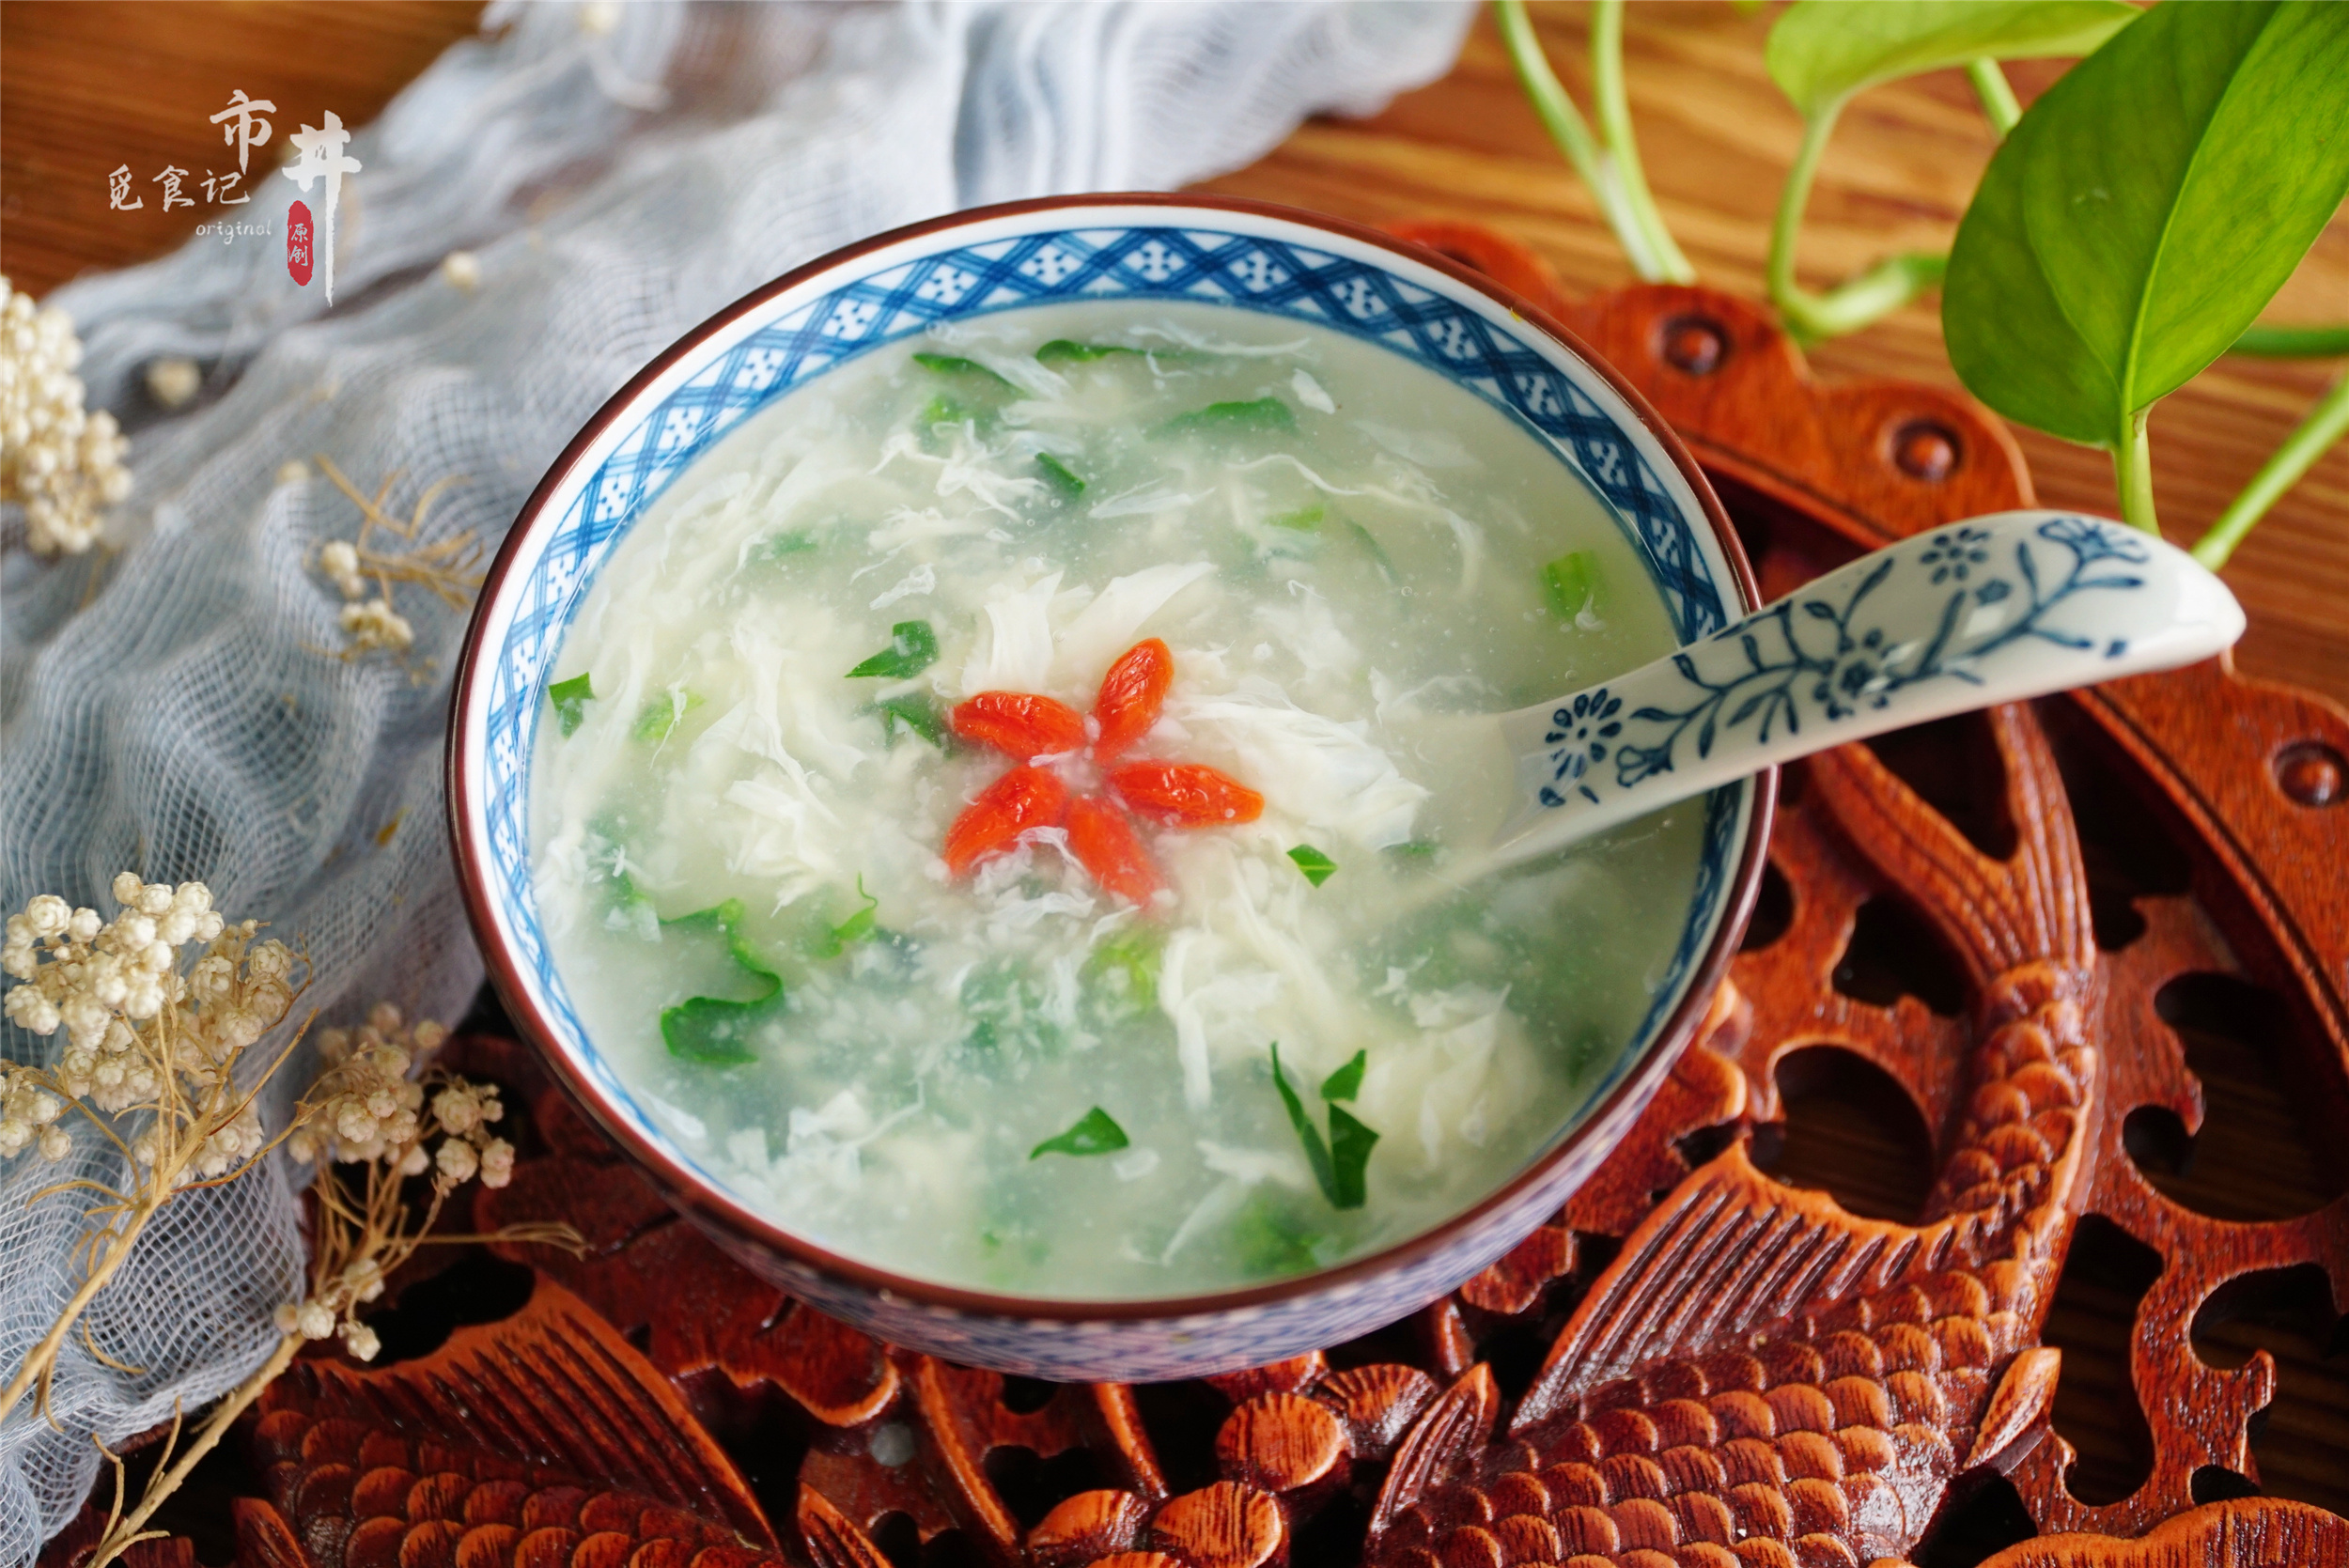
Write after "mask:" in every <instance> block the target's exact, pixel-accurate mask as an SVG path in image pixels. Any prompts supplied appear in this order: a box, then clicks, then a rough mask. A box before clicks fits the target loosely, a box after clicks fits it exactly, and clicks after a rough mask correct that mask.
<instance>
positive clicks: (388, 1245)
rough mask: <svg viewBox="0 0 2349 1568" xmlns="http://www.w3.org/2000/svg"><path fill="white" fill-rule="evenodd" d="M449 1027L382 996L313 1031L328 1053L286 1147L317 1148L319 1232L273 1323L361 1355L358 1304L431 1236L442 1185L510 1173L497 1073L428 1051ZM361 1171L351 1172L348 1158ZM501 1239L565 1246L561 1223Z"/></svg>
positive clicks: (506, 1177)
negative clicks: (416, 1017) (411, 1185)
mask: <svg viewBox="0 0 2349 1568" xmlns="http://www.w3.org/2000/svg"><path fill="white" fill-rule="evenodd" d="M447 1033H448V1032H447V1031H446V1030H444V1029H443V1028H442V1027H441V1026H440V1025H439V1024H436V1023H433V1022H430V1021H428V1020H427V1021H422V1022H419V1023H417V1024H415V1025H414V1026H412V1027H410V1026H408V1025H407V1024H406V1023H405V1022H404V1021H403V1019H402V1018H401V1016H400V1011H399V1009H398V1008H397V1007H395V1006H393V1005H392V1004H391V1003H390V1002H379V1003H378V1004H377V1005H376V1007H375V1010H374V1011H373V1012H371V1013H369V1014H368V1015H367V1021H366V1023H365V1024H364V1025H362V1026H361V1027H359V1028H358V1029H356V1030H350V1031H344V1030H339V1029H330V1030H327V1031H324V1032H321V1033H320V1034H319V1058H320V1060H321V1061H322V1062H323V1063H325V1070H324V1071H323V1072H322V1073H321V1074H320V1076H319V1081H318V1085H317V1087H316V1088H314V1089H313V1090H312V1091H311V1094H310V1097H309V1098H308V1100H307V1101H305V1102H304V1105H303V1117H302V1122H301V1125H300V1126H298V1127H296V1129H295V1131H294V1134H293V1136H292V1138H291V1139H290V1140H289V1141H288V1144H287V1150H288V1153H289V1154H291V1155H292V1156H293V1157H294V1158H295V1159H297V1160H316V1161H317V1162H318V1176H317V1179H316V1181H315V1182H314V1183H313V1185H312V1191H313V1192H314V1193H315V1195H316V1196H317V1199H318V1212H317V1215H316V1217H315V1218H316V1229H317V1243H316V1247H315V1249H314V1250H313V1253H312V1256H311V1262H310V1293H309V1296H308V1297H307V1298H306V1299H304V1300H302V1301H299V1302H288V1303H287V1304H286V1305H284V1306H282V1307H280V1308H278V1309H277V1326H278V1328H279V1329H280V1330H281V1331H282V1332H285V1333H288V1334H292V1335H297V1336H299V1337H300V1338H302V1339H304V1340H322V1339H325V1338H326V1337H327V1336H328V1335H330V1334H339V1335H341V1336H342V1342H343V1348H344V1349H345V1350H348V1351H349V1352H350V1354H351V1355H352V1356H354V1357H356V1358H359V1359H360V1360H362V1361H368V1360H373V1359H374V1358H375V1353H376V1351H377V1350H378V1348H380V1343H381V1342H379V1341H378V1340H377V1338H376V1334H375V1330H374V1329H372V1328H370V1327H367V1326H366V1324H364V1323H362V1322H360V1321H359V1318H358V1315H357V1314H358V1309H359V1308H360V1307H361V1306H363V1305H365V1304H366V1303H367V1302H371V1301H373V1300H374V1299H375V1298H376V1297H377V1296H381V1295H382V1293H383V1281H384V1278H385V1276H387V1275H389V1274H390V1273H391V1272H392V1271H393V1270H394V1269H397V1267H399V1265H401V1264H403V1263H405V1262H407V1261H408V1258H409V1255H410V1254H411V1253H412V1252H414V1251H415V1250H416V1249H417V1247H419V1246H421V1245H422V1244H423V1243H424V1242H426V1241H428V1240H468V1239H473V1238H470V1237H457V1236H449V1237H440V1236H430V1235H428V1234H427V1233H428V1232H429V1231H430V1230H431V1229H432V1225H433V1222H434V1221H435V1220H436V1219H438V1218H439V1217H440V1212H441V1205H442V1204H443V1203H444V1202H445V1201H446V1200H447V1198H448V1196H449V1194H450V1193H452V1192H454V1191H456V1190H457V1188H459V1187H461V1186H463V1185H464V1184H465V1183H466V1182H469V1181H471V1180H473V1179H474V1177H475V1176H478V1177H480V1179H481V1182H482V1185H484V1186H485V1187H504V1186H505V1185H506V1183H507V1182H509V1181H511V1180H513V1177H514V1145H513V1144H511V1143H509V1142H507V1141H506V1140H505V1139H503V1138H500V1137H498V1136H497V1134H496V1132H495V1131H494V1130H493V1129H494V1127H495V1126H496V1125H497V1124H498V1123H499V1122H501V1121H503V1120H504V1119H505V1117H506V1107H505V1106H504V1105H503V1104H502V1103H501V1102H500V1101H499V1099H498V1092H497V1089H496V1087H495V1086H494V1085H490V1084H480V1083H472V1082H469V1081H467V1080H466V1079H461V1078H459V1077H457V1076H455V1075H454V1074H451V1073H445V1072H443V1071H442V1070H440V1069H439V1068H438V1067H435V1066H433V1065H432V1063H431V1060H430V1059H431V1056H432V1053H433V1052H434V1051H435V1050H436V1049H438V1048H439V1047H440V1044H441V1042H442V1041H443V1039H444V1038H446V1036H447ZM351 1166H356V1167H358V1168H359V1169H360V1171H361V1172H364V1174H363V1175H359V1176H355V1177H354V1176H348V1175H346V1174H345V1168H348V1167H351ZM415 1177H428V1178H429V1180H428V1184H427V1191H428V1194H429V1195H428V1197H427V1198H426V1200H425V1204H424V1209H423V1212H422V1213H421V1214H419V1213H416V1212H415V1211H414V1210H413V1209H412V1207H411V1206H410V1204H409V1203H408V1201H407V1197H406V1183H407V1182H408V1181H409V1180H410V1179H411V1178H415ZM498 1239H500V1240H505V1241H546V1242H552V1243H554V1244H556V1245H559V1246H572V1245H576V1243H577V1242H578V1239H579V1238H578V1236H577V1235H576V1234H574V1233H573V1232H572V1231H571V1229H570V1227H569V1226H568V1225H561V1226H515V1227H509V1228H508V1229H506V1231H502V1232H500V1233H499V1236H498Z"/></svg>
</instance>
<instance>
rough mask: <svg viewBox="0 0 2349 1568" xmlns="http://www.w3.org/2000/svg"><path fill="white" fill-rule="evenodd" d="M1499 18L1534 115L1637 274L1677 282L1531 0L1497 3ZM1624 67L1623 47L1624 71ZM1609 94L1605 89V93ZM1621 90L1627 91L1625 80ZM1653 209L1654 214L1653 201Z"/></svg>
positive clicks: (1634, 165) (1646, 279) (1675, 254)
mask: <svg viewBox="0 0 2349 1568" xmlns="http://www.w3.org/2000/svg"><path fill="white" fill-rule="evenodd" d="M1493 19H1494V21H1495V23H1497V24H1498V25H1499V27H1500V29H1501V45H1502V47H1503V48H1505V49H1507V50H1508V52H1509V63H1510V64H1511V65H1512V66H1514V67H1515V68H1516V69H1517V83H1518V85H1520V86H1522V87H1524V89H1525V96H1526V99H1527V101H1530V102H1531V103H1532V105H1533V113H1534V114H1535V115H1536V116H1539V117H1540V119H1541V122H1542V128H1543V129H1544V130H1546V131H1548V132H1549V139H1550V140H1551V141H1553V142H1555V143H1557V144H1558V150H1559V151H1560V152H1562V153H1563V154H1564V155H1565V160H1566V162H1567V163H1571V164H1572V165H1573V166H1574V172H1575V173H1576V174H1578V175H1579V176H1580V177H1581V179H1582V183H1583V185H1584V186H1585V187H1587V188H1588V189H1589V191H1590V193H1591V195H1592V197H1593V198H1594V199H1595V200H1596V201H1597V203H1598V210H1599V213H1600V215H1601V216H1602V217H1604V218H1605V219H1606V220H1607V226H1608V227H1609V228H1610V229H1611V230H1613V231H1614V235H1615V242H1616V243H1617V244H1619V245H1621V246H1622V247H1623V253H1624V258H1625V259H1626V260H1627V261H1629V262H1630V263H1631V270H1632V271H1633V272H1636V273H1638V274H1639V276H1640V279H1641V281H1642V282H1645V283H1663V282H1667V281H1672V279H1671V275H1670V274H1669V273H1667V272H1666V271H1665V270H1664V268H1665V265H1666V263H1665V262H1664V260H1663V259H1662V258H1661V257H1660V256H1657V252H1656V247H1655V245H1654V242H1653V241H1652V240H1651V239H1650V236H1649V231H1648V229H1647V228H1646V226H1645V225H1644V224H1643V221H1642V219H1641V215H1640V211H1639V209H1638V206H1637V205H1636V204H1635V203H1634V202H1633V200H1632V198H1631V197H1630V195H1629V194H1628V192H1627V191H1626V186H1625V180H1624V178H1623V176H1622V174H1621V173H1620V170H1621V168H1622V167H1623V165H1624V164H1625V163H1626V160H1625V159H1623V158H1618V157H1612V156H1610V154H1609V153H1608V151H1606V150H1605V149H1602V148H1601V147H1599V145H1598V143H1597V142H1595V141H1594V140H1593V139H1592V137H1591V130H1590V127H1589V126H1588V125H1586V124H1584V123H1583V119H1582V112H1581V111H1580V110H1579V109H1577V108H1576V107H1575V106H1574V100H1573V99H1572V98H1570V97H1568V96H1567V94H1566V89H1565V87H1564V85H1563V84H1561V83H1560V82H1559V80H1558V76H1557V73H1556V72H1555V71H1553V70H1550V69H1549V60H1548V56H1546V55H1545V54H1543V53H1542V44H1541V39H1538V38H1536V37H1535V36H1534V33H1533V22H1532V18H1531V17H1530V16H1528V15H1527V14H1526V10H1525V0H1493ZM1618 26H1620V19H1618ZM1597 43H1598V35H1597V31H1596V28H1595V26H1594V30H1593V34H1592V49H1593V54H1594V56H1596V55H1597V54H1598V49H1597ZM1621 63H1622V62H1621V53H1620V49H1618V52H1617V58H1616V69H1617V70H1618V71H1620V68H1621ZM1594 64H1595V66H1596V65H1603V62H1602V61H1600V60H1597V59H1595V60H1594ZM1605 90H1606V89H1605V88H1604V87H1603V86H1602V88H1601V91H1602V92H1603V91H1605ZM1616 90H1617V91H1618V92H1619V91H1620V90H1621V83H1620V81H1618V82H1617V85H1616ZM1637 157H1638V154H1637V152H1636V151H1634V152H1633V153H1632V154H1631V159H1632V163H1631V167H1632V169H1633V171H1634V172H1633V178H1635V179H1636V178H1638V176H1637V163H1636V159H1637ZM1640 189H1641V194H1645V191H1646V186H1645V184H1644V183H1643V182H1642V183H1641V187H1640ZM1649 207H1650V210H1653V203H1650V204H1649ZM1656 226H1657V229H1658V230H1661V228H1662V226H1663V224H1662V220H1661V219H1658V220H1657V224H1656ZM1672 256H1673V258H1674V259H1677V260H1679V265H1680V266H1681V267H1682V268H1683V269H1686V268H1687V267H1688V262H1687V261H1686V260H1685V259H1680V257H1679V252H1678V251H1677V250H1674V251H1673V252H1672ZM1682 281H1685V280H1682Z"/></svg>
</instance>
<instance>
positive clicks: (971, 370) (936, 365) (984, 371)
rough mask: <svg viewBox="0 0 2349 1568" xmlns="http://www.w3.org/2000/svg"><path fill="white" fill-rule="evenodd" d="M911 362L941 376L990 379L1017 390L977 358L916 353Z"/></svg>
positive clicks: (978, 379)
mask: <svg viewBox="0 0 2349 1568" xmlns="http://www.w3.org/2000/svg"><path fill="white" fill-rule="evenodd" d="M913 363H914V364H916V365H920V366H921V367H922V368H923V369H925V370H935V371H937V372H938V373H939V374H940V375H941V376H968V377H969V378H971V379H972V380H975V381H992V382H993V383H994V384H995V385H997V386H1000V387H1003V388H1005V389H1006V390H1010V391H1017V390H1018V388H1016V387H1013V386H1012V384H1011V383H1010V382H1009V381H1007V380H1003V377H1001V376H998V375H997V374H995V372H994V371H992V370H989V369H988V367H987V366H986V365H981V364H980V363H979V362H978V361H977V360H974V359H964V358H962V357H960V356H959V355H957V354H916V355H914V356H913Z"/></svg>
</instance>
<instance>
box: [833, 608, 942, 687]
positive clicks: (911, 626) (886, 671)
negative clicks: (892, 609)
mask: <svg viewBox="0 0 2349 1568" xmlns="http://www.w3.org/2000/svg"><path fill="white" fill-rule="evenodd" d="M937 662H938V633H937V632H936V631H933V630H932V629H930V623H929V622H927V621H899V622H898V623H897V624H896V625H895V626H893V627H891V628H890V629H889V646H887V647H885V648H883V649H882V650H881V651H880V652H879V653H877V654H875V655H874V656H873V657H872V658H870V659H868V660H865V661H864V662H863V663H862V664H859V665H858V666H857V667H856V668H855V669H853V670H850V671H849V672H848V676H849V678H850V679H852V680H853V679H858V678H860V677H863V676H865V675H881V676H885V677H886V678H888V679H890V680H903V679H905V678H906V677H907V676H908V675H920V674H921V673H922V672H923V671H925V670H926V669H928V668H929V667H930V666H931V665H933V664H935V663H937Z"/></svg>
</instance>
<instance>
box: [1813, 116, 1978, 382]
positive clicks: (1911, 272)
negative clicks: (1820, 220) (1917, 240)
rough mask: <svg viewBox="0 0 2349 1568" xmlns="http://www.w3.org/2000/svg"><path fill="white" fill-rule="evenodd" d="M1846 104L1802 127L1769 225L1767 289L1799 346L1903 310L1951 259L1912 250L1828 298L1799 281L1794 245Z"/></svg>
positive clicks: (1936, 279)
mask: <svg viewBox="0 0 2349 1568" xmlns="http://www.w3.org/2000/svg"><path fill="white" fill-rule="evenodd" d="M1842 113H1843V104H1842V103H1840V102H1837V103H1831V104H1829V105H1828V106H1827V107H1826V108H1824V109H1822V110H1820V111H1819V113H1818V115H1817V116H1815V117H1814V118H1812V119H1811V120H1810V121H1809V122H1807V123H1806V124H1805V125H1804V126H1803V128H1802V146H1801V147H1798V148H1797V150H1796V152H1795V163H1794V167H1792V168H1790V169H1788V170H1787V171H1786V184H1785V186H1784V188H1782V189H1781V191H1780V192H1779V196H1778V216H1777V218H1776V220H1775V221H1773V222H1772V224H1771V225H1770V259H1769V272H1768V286H1769V294H1770V303H1772V304H1773V305H1775V306H1777V307H1778V314H1779V319H1780V320H1781V321H1783V322H1784V323H1785V325H1786V330H1787V331H1788V332H1789V333H1791V334H1794V337H1795V340H1796V341H1797V343H1802V344H1806V345H1808V344H1812V343H1816V342H1818V341H1819V340H1820V339H1821V338H1825V337H1836V336H1840V335H1841V334H1844V333H1848V332H1858V331H1859V329H1860V328H1862V327H1864V326H1866V325H1867V324H1868V323H1869V322H1871V321H1873V320H1875V318H1877V317H1879V316H1885V315H1889V314H1890V313H1891V312H1892V311H1895V310H1898V309H1899V308H1900V307H1901V306H1903V305H1905V304H1906V303H1908V302H1909V301H1911V300H1913V299H1915V298H1916V297H1917V296H1918V295H1920V294H1921V293H1923V292H1924V291H1925V290H1926V289H1928V288H1931V287H1934V286H1935V285H1936V284H1937V283H1939V282H1940V281H1941V274H1942V273H1943V272H1945V271H1947V270H1948V267H1949V257H1947V256H1941V255H1938V254H1936V253H1934V252H1930V251H1912V252H1907V253H1905V254H1903V255H1900V256H1890V257H1888V258H1886V259H1885V260H1883V261H1879V262H1877V263H1876V264H1875V266H1873V267H1871V268H1869V269H1868V270H1867V271H1866V272H1862V273H1860V274H1859V276H1858V277H1855V278H1848V279H1846V280H1844V281H1843V283H1840V284H1838V285H1836V286H1835V287H1833V288H1831V289H1829V290H1828V292H1827V293H1825V294H1813V293H1812V292H1811V291H1810V290H1808V289H1806V288H1804V287H1802V285H1800V284H1799V283H1797V282H1796V281H1795V247H1796V244H1797V241H1798V240H1799V239H1800V237H1801V234H1802V213H1803V209H1804V208H1805V207H1807V206H1809V205H1810V202H1811V182H1812V179H1814V178H1815V177H1816V176H1817V175H1818V172H1819V156H1820V154H1822V153H1824V152H1825V151H1826V150H1827V143H1828V137H1829V136H1830V135H1832V134H1833V133H1834V131H1835V121H1836V117H1837V116H1840V115H1841V114H1842Z"/></svg>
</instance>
